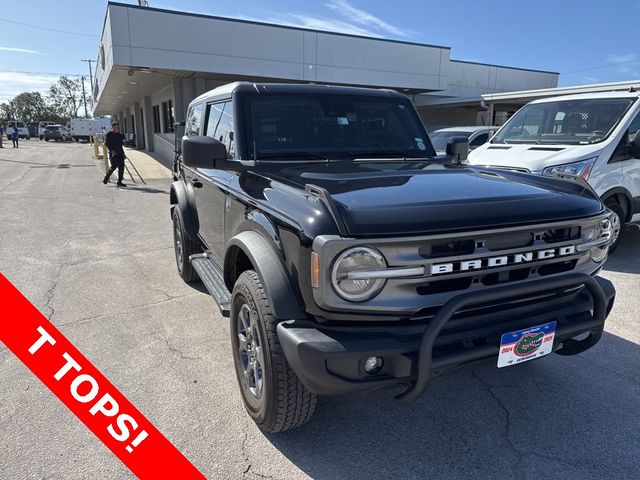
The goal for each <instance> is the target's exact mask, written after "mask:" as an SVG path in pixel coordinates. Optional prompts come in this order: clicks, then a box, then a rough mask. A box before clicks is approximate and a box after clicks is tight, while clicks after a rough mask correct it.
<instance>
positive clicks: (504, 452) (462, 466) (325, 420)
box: [256, 333, 640, 479]
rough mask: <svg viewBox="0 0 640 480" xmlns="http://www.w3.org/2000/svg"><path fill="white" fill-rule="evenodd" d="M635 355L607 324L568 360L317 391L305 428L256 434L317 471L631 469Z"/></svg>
mask: <svg viewBox="0 0 640 480" xmlns="http://www.w3.org/2000/svg"><path fill="white" fill-rule="evenodd" d="M639 359H640V351H639V346H638V345H636V344H634V343H632V342H629V341H626V340H624V339H622V338H620V337H617V336H615V335H612V334H608V333H605V334H604V336H603V338H602V340H601V342H600V343H599V344H598V345H597V346H595V347H594V348H593V349H591V350H589V351H587V352H584V353H583V354H581V355H578V356H575V357H561V356H559V355H550V356H548V357H547V358H545V359H540V360H536V361H533V362H527V363H525V364H522V365H519V366H517V367H514V368H504V369H497V368H496V367H495V364H494V363H493V362H489V363H486V362H485V363H483V364H479V365H476V366H475V367H474V368H473V369H472V368H471V367H467V369H465V370H461V371H457V372H454V373H451V374H449V375H445V376H442V377H440V378H437V379H435V380H434V382H433V383H432V385H431V386H430V388H429V389H428V390H427V392H426V393H425V395H424V396H422V397H421V398H420V399H418V401H416V402H415V403H413V404H411V405H408V406H403V405H400V404H397V403H395V401H394V400H393V399H392V398H391V397H392V395H393V394H395V393H398V392H399V391H400V390H399V389H398V390H396V391H388V390H387V391H378V392H372V393H370V394H358V395H353V396H345V397H325V398H321V399H320V400H319V402H318V408H317V410H316V415H315V417H314V418H313V419H312V421H311V422H310V423H309V424H308V425H306V426H304V427H302V428H299V429H297V430H292V431H290V432H285V433H281V434H276V435H266V437H267V438H268V440H269V441H270V442H271V443H272V444H273V445H274V446H275V447H276V448H278V450H280V451H281V452H282V453H283V454H284V455H285V456H286V457H287V458H288V459H289V460H290V461H291V462H293V463H294V464H295V465H296V466H298V467H299V468H300V469H301V470H303V471H304V472H305V473H306V474H308V475H309V476H311V477H312V478H315V479H374V478H376V479H377V478H381V479H382V478H401V479H406V478H423V479H435V478H446V479H456V478H490V479H496V478H509V479H514V478H531V479H533V478H535V479H538V478H563V479H569V478H581V479H584V478H633V477H634V474H633V472H634V471H635V472H636V473H637V472H638V468H639V467H640V442H639V441H638V440H639V439H640V437H639V436H638V431H639V427H640V420H639V417H638V415H637V407H638V399H639V398H640V368H638V367H640V360H639ZM256 467H257V466H256ZM256 470H258V468H256ZM554 472H555V473H558V474H559V473H560V472H561V473H562V474H561V475H560V476H554Z"/></svg>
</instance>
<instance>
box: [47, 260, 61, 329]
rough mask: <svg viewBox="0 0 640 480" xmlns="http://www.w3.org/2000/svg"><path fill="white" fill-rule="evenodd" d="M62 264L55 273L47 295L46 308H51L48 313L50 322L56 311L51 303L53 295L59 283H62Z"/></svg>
mask: <svg viewBox="0 0 640 480" xmlns="http://www.w3.org/2000/svg"><path fill="white" fill-rule="evenodd" d="M62 268H63V267H62V266H58V268H57V269H56V271H55V273H54V274H53V285H52V286H51V287H50V288H49V289H48V290H47V293H46V296H47V302H46V303H45V305H44V308H46V309H48V310H49V314H48V315H47V320H49V321H50V322H51V321H52V319H53V316H54V315H55V313H56V310H55V309H54V308H53V306H52V305H51V302H52V301H53V296H54V294H55V291H56V287H57V286H58V283H60V275H61V273H62Z"/></svg>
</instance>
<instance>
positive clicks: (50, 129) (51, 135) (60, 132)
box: [43, 125, 67, 142]
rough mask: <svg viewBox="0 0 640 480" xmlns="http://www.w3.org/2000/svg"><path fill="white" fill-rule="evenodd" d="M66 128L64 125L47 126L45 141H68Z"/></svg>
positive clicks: (44, 135)
mask: <svg viewBox="0 0 640 480" xmlns="http://www.w3.org/2000/svg"><path fill="white" fill-rule="evenodd" d="M66 135H67V134H66V128H65V127H64V125H47V126H46V127H45V129H44V134H43V137H44V141H45V142H48V141H49V140H55V141H56V142H64V141H65V140H66Z"/></svg>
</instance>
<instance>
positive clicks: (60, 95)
mask: <svg viewBox="0 0 640 480" xmlns="http://www.w3.org/2000/svg"><path fill="white" fill-rule="evenodd" d="M49 102H50V103H49V105H50V106H51V107H52V108H53V110H54V111H55V112H57V113H58V114H60V115H61V116H62V117H66V118H75V117H77V116H78V111H79V110H80V107H81V106H82V83H81V81H80V80H79V79H77V80H73V79H71V78H69V77H67V76H64V75H63V76H62V77H60V79H59V80H58V81H57V82H56V83H54V84H53V85H51V87H50V88H49Z"/></svg>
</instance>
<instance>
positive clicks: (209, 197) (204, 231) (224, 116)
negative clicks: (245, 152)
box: [196, 102, 233, 264]
mask: <svg viewBox="0 0 640 480" xmlns="http://www.w3.org/2000/svg"><path fill="white" fill-rule="evenodd" d="M232 112H233V109H232V107H231V102H226V103H215V104H212V105H208V106H207V111H206V121H205V125H204V129H203V132H204V134H205V135H207V136H212V137H215V138H217V139H219V137H220V136H221V137H222V140H221V141H223V143H225V139H227V140H228V138H229V137H231V138H233V134H231V135H229V132H230V131H231V130H232V123H233V114H232ZM225 144H226V145H227V150H228V152H229V156H232V155H233V149H232V146H231V144H230V143H225ZM198 172H199V173H200V174H201V175H202V176H203V180H204V181H202V182H201V183H202V187H201V188H199V189H196V203H197V208H198V221H199V222H200V236H201V237H202V239H203V240H204V242H205V243H206V244H207V247H209V251H210V253H212V254H213V257H214V258H215V259H216V260H217V261H218V263H219V264H222V260H223V257H224V251H225V237H224V218H225V215H226V200H227V195H226V192H227V186H228V185H229V182H230V181H231V178H232V174H230V173H229V172H227V171H225V170H222V169H220V168H215V169H198Z"/></svg>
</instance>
